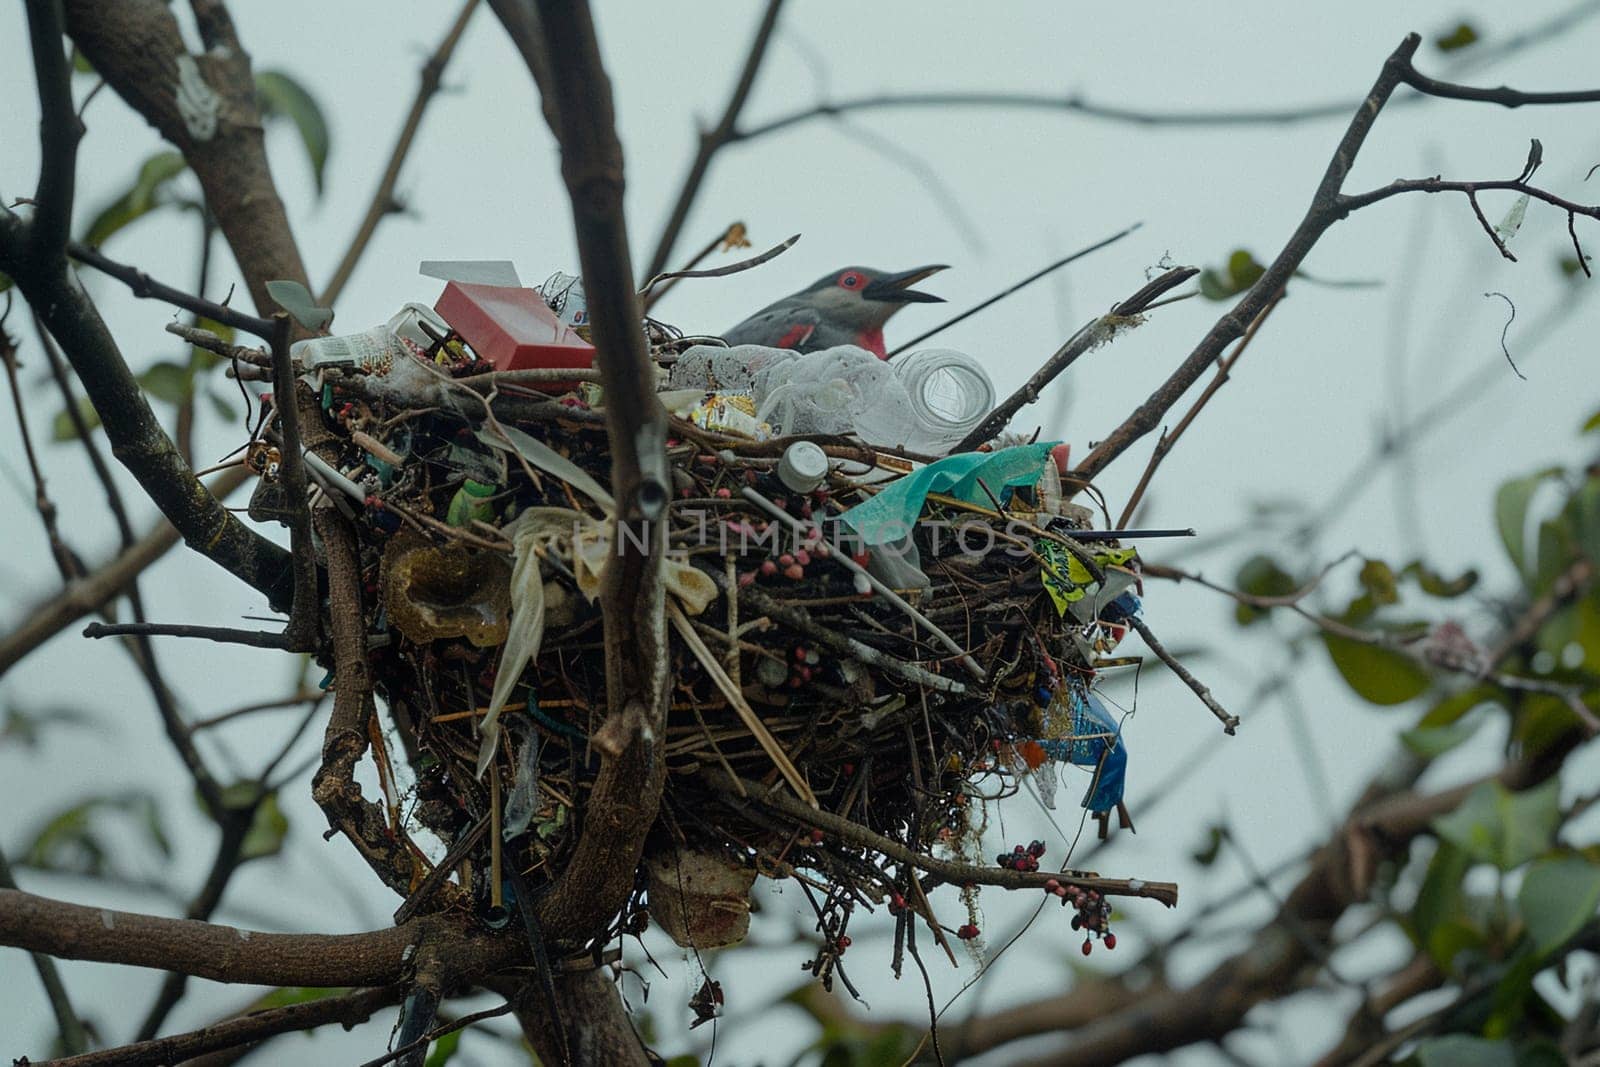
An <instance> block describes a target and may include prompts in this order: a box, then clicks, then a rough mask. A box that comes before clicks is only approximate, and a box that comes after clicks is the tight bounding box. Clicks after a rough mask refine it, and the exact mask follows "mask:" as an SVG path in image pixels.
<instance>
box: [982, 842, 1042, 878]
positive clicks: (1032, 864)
mask: <svg viewBox="0 0 1600 1067" xmlns="http://www.w3.org/2000/svg"><path fill="white" fill-rule="evenodd" d="M1043 855H1044V842H1043V841H1030V842H1029V843H1028V846H1027V847H1026V848H1024V847H1023V846H1021V845H1018V846H1016V847H1015V848H1013V849H1012V850H1011V851H1010V852H1002V853H1000V855H998V856H996V857H995V858H994V861H995V862H996V863H998V864H999V865H1000V866H1002V867H1004V868H1006V869H1007V870H1012V871H1037V870H1038V869H1039V857H1040V856H1043Z"/></svg>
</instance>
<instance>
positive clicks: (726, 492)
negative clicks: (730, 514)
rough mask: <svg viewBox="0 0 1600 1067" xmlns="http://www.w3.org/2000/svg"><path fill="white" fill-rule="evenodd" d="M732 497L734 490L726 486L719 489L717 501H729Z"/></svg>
mask: <svg viewBox="0 0 1600 1067" xmlns="http://www.w3.org/2000/svg"><path fill="white" fill-rule="evenodd" d="M731 496H733V490H732V489H729V488H728V487H727V486H725V485H724V486H722V487H720V488H719V489H718V490H717V499H718V500H727V499H728V498H729V497H731Z"/></svg>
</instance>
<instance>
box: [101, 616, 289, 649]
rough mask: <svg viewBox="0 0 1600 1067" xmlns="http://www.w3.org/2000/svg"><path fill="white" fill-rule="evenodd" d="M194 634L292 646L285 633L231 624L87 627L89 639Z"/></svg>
mask: <svg viewBox="0 0 1600 1067" xmlns="http://www.w3.org/2000/svg"><path fill="white" fill-rule="evenodd" d="M128 635H134V636H140V637H192V638H198V639H199V640H202V641H215V642H217V643H218V644H224V645H245V646H247V647H249V648H276V649H288V648H289V640H288V638H287V637H285V636H284V635H283V634H281V633H271V632H270V631H267V630H239V629H234V628H233V627H228V626H188V625H183V624H168V623H160V622H149V623H136V622H121V623H103V622H91V623H90V624H89V625H88V626H85V627H84V628H83V636H84V637H89V638H100V637H124V636H128Z"/></svg>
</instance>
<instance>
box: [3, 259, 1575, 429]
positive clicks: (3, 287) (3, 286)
mask: <svg viewBox="0 0 1600 1067" xmlns="http://www.w3.org/2000/svg"><path fill="white" fill-rule="evenodd" d="M0 288H4V286H0ZM1596 430H1600V411H1597V412H1595V413H1594V414H1593V415H1590V416H1589V417H1588V418H1587V419H1586V420H1584V423H1583V428H1582V429H1580V430H1579V431H1578V432H1579V433H1594V432H1595V431H1596Z"/></svg>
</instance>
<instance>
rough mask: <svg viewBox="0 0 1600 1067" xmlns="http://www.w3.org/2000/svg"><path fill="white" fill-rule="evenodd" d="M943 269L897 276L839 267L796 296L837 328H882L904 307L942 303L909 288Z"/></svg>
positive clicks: (919, 269) (924, 269)
mask: <svg viewBox="0 0 1600 1067" xmlns="http://www.w3.org/2000/svg"><path fill="white" fill-rule="evenodd" d="M944 269H945V266H944V264H942V263H940V264H935V265H933V266H928V267H915V268H913V269H911V270H903V271H900V272H898V273H896V272H894V271H886V270H877V269H875V268H873V267H841V268H839V269H838V270H836V271H834V272H833V273H831V274H828V275H825V276H823V277H821V278H818V279H817V280H816V281H815V282H814V283H812V284H811V285H809V286H807V287H806V288H805V289H803V290H801V292H800V293H799V294H798V295H800V296H802V297H804V298H805V299H806V301H807V302H808V303H810V304H811V305H812V306H814V307H815V308H817V310H818V311H821V312H822V313H823V314H824V315H825V316H826V317H827V318H828V319H829V320H830V321H832V322H834V323H837V324H839V325H841V326H852V327H854V328H856V329H858V330H873V329H882V328H883V324H884V323H886V322H888V321H889V317H890V316H891V315H893V314H894V313H895V312H896V311H899V310H900V309H901V308H903V307H905V306H906V305H907V304H938V303H943V301H944V298H943V297H939V296H934V295H933V294H932V293H921V292H918V291H917V290H915V289H913V288H911V286H913V285H915V284H916V283H917V282H920V281H922V279H924V278H926V277H928V276H929V275H932V274H935V273H937V272H939V271H941V270H944Z"/></svg>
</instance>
